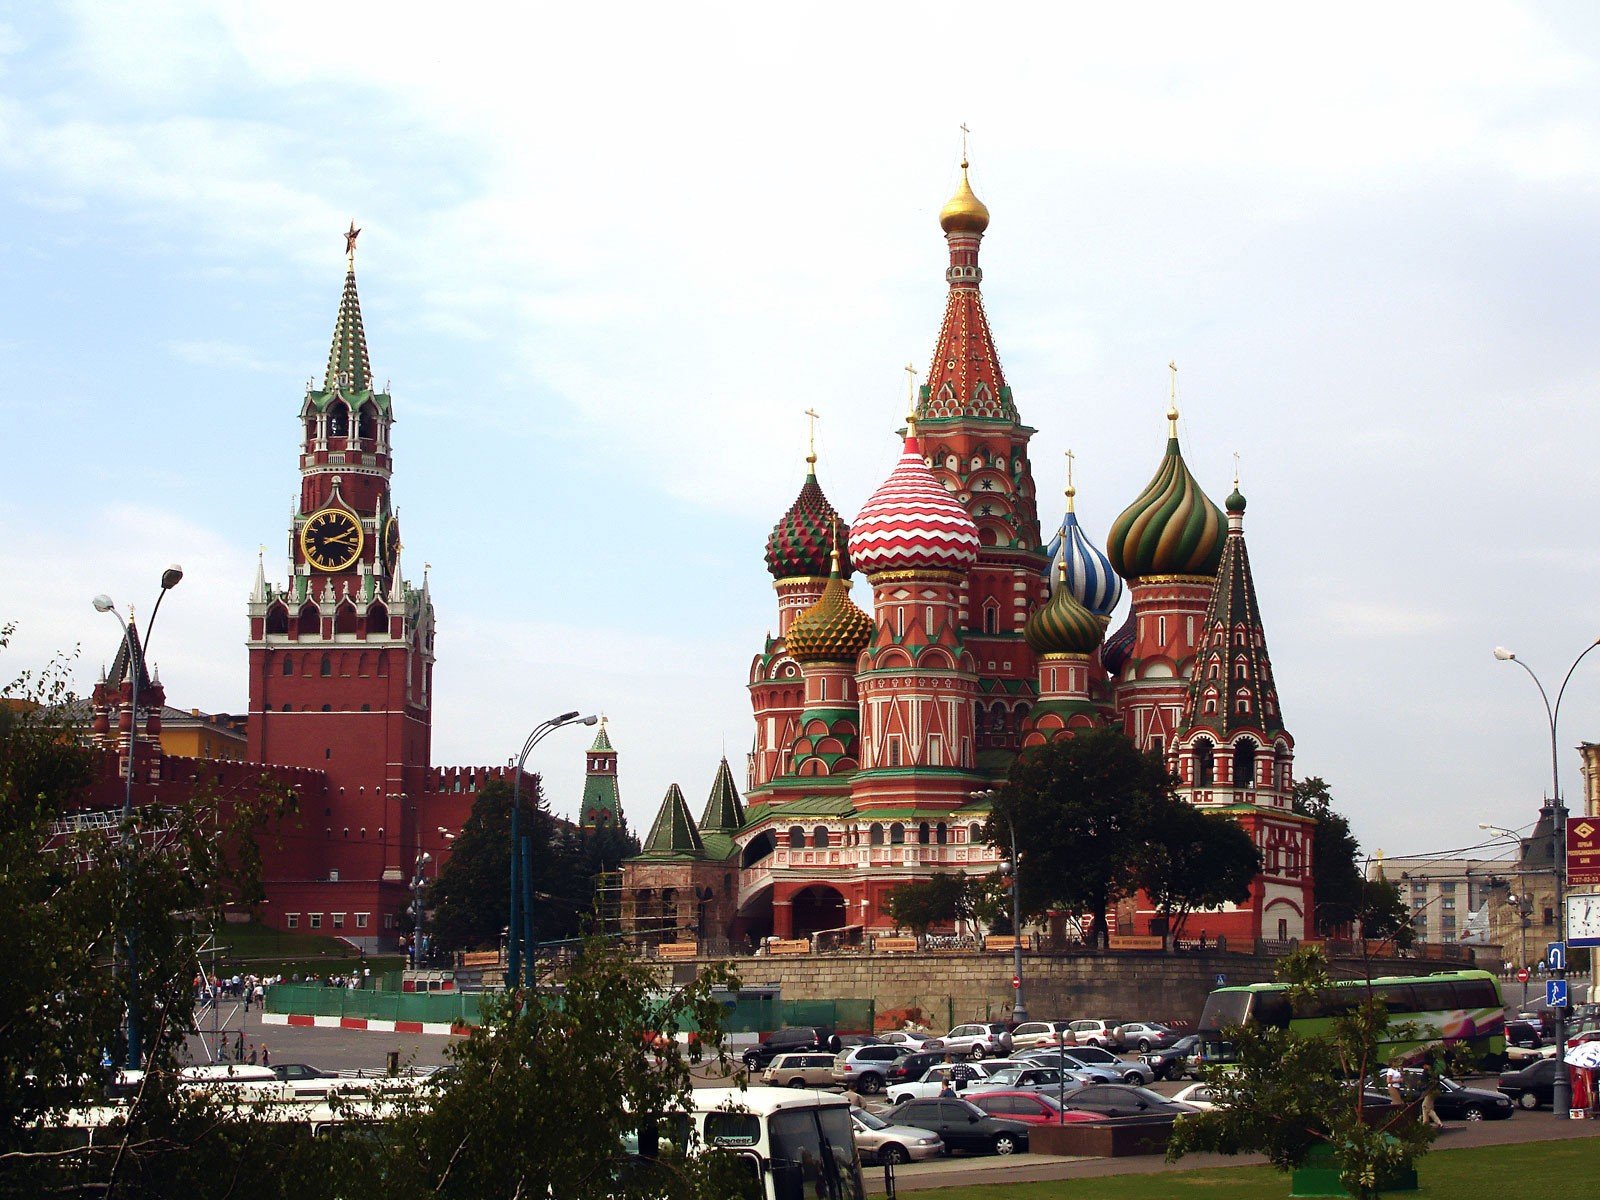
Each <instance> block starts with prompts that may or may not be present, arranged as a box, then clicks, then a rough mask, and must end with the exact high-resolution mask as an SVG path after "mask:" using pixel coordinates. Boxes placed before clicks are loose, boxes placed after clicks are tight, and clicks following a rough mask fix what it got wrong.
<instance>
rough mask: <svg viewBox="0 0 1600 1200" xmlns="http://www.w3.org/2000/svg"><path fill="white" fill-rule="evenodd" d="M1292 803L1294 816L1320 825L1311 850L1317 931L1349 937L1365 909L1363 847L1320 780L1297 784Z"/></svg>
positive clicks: (1323, 933) (1348, 820)
mask: <svg viewBox="0 0 1600 1200" xmlns="http://www.w3.org/2000/svg"><path fill="white" fill-rule="evenodd" d="M1292 803H1293V807H1294V811H1295V812H1297V813H1300V814H1301V815H1302V816H1307V817H1312V818H1314V819H1315V820H1316V822H1317V828H1316V833H1315V837H1314V839H1313V842H1312V848H1311V870H1312V875H1313V879H1314V885H1313V886H1314V887H1315V889H1316V890H1315V893H1314V899H1315V903H1316V919H1315V921H1314V924H1315V926H1316V930H1317V932H1318V933H1319V934H1321V935H1322V936H1324V937H1328V936H1331V935H1334V934H1337V933H1341V932H1346V933H1347V932H1348V931H1350V930H1351V929H1352V927H1353V925H1354V923H1355V919H1356V916H1357V914H1358V913H1359V912H1360V910H1361V908H1362V905H1363V896H1362V892H1363V889H1364V886H1365V872H1364V871H1363V870H1362V868H1361V843H1360V842H1358V841H1357V840H1356V838H1355V835H1354V834H1352V833H1351V832H1350V819H1349V818H1348V817H1346V816H1344V815H1343V814H1342V813H1339V812H1337V811H1335V809H1334V807H1333V794H1332V792H1331V791H1330V790H1329V788H1328V784H1327V782H1326V781H1325V780H1323V779H1322V778H1321V777H1320V776H1317V775H1313V776H1311V777H1310V778H1308V779H1302V780H1300V782H1299V783H1297V784H1295V785H1294V797H1293V801H1292Z"/></svg>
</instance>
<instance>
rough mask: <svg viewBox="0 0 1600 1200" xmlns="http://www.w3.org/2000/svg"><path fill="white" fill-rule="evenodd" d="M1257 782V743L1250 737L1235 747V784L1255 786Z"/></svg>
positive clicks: (1238, 785) (1237, 785)
mask: <svg viewBox="0 0 1600 1200" xmlns="http://www.w3.org/2000/svg"><path fill="white" fill-rule="evenodd" d="M1255 782H1256V744H1255V743H1254V742H1252V741H1251V740H1250V739H1249V738H1246V739H1244V740H1243V741H1242V742H1240V743H1239V744H1238V745H1237V746H1235V747H1234V748H1233V786H1234V787H1254V786H1255Z"/></svg>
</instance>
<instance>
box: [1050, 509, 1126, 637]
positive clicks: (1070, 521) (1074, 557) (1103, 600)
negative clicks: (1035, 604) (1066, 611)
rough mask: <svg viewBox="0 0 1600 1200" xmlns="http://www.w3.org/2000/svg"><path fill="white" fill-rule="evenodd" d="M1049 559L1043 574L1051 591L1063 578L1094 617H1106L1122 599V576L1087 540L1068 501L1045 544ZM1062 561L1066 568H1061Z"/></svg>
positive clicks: (1053, 591)
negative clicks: (1055, 527) (1062, 514)
mask: <svg viewBox="0 0 1600 1200" xmlns="http://www.w3.org/2000/svg"><path fill="white" fill-rule="evenodd" d="M1045 553H1046V554H1048V555H1049V556H1050V561H1049V562H1047V563H1046V564H1045V568H1044V577H1045V579H1047V580H1048V581H1049V582H1050V593H1051V595H1054V594H1055V590H1056V588H1058V587H1061V586H1062V584H1063V582H1064V583H1065V585H1066V586H1067V587H1068V588H1070V589H1071V591H1072V594H1073V596H1074V597H1075V598H1076V599H1077V601H1078V603H1079V604H1081V605H1083V606H1084V607H1085V608H1087V609H1088V610H1089V611H1090V612H1092V613H1094V614H1095V616H1097V617H1109V616H1110V615H1111V610H1112V609H1114V608H1116V606H1117V601H1119V600H1121V599H1122V577H1121V576H1119V575H1118V574H1117V573H1116V572H1115V571H1113V570H1112V569H1111V560H1110V559H1109V558H1107V557H1106V556H1105V555H1104V554H1103V553H1101V551H1100V550H1099V549H1098V548H1097V547H1096V546H1095V545H1094V544H1093V543H1092V542H1090V541H1089V539H1088V537H1087V536H1086V535H1085V534H1084V532H1083V526H1081V525H1079V524H1078V514H1077V513H1075V512H1073V511H1072V508H1071V501H1070V500H1069V501H1068V508H1067V515H1066V516H1065V517H1063V518H1062V519H1061V528H1060V529H1058V530H1057V531H1056V535H1055V537H1053V538H1051V539H1050V543H1049V545H1047V546H1046V547H1045ZM1061 565H1065V567H1066V570H1065V571H1064V572H1062V571H1061V570H1060V567H1061Z"/></svg>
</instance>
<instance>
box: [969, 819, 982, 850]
mask: <svg viewBox="0 0 1600 1200" xmlns="http://www.w3.org/2000/svg"><path fill="white" fill-rule="evenodd" d="M967 841H969V842H971V843H972V844H973V845H974V846H976V845H977V844H978V843H979V842H981V841H983V826H982V825H979V824H978V823H977V822H976V821H974V822H973V823H972V824H971V825H969V826H967Z"/></svg>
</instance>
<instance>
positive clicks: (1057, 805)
mask: <svg viewBox="0 0 1600 1200" xmlns="http://www.w3.org/2000/svg"><path fill="white" fill-rule="evenodd" d="M1175 783H1176V780H1175V779H1174V778H1173V777H1172V775H1171V773H1170V772H1169V771H1168V770H1167V767H1166V765H1165V764H1164V763H1163V762H1162V760H1161V756H1160V755H1158V754H1147V753H1145V752H1144V751H1142V750H1140V749H1139V748H1138V747H1137V746H1135V745H1134V744H1133V742H1132V741H1131V740H1130V739H1129V738H1128V736H1127V735H1126V734H1124V733H1123V732H1122V731H1121V730H1118V729H1091V730H1086V731H1084V732H1083V733H1080V734H1078V735H1076V736H1075V737H1071V738H1065V739H1062V740H1060V741H1055V742H1050V743H1047V744H1046V745H1043V746H1035V747H1033V748H1032V749H1029V750H1025V751H1023V753H1022V754H1021V755H1020V756H1018V758H1017V760H1016V762H1015V763H1014V764H1013V765H1012V767H1011V775H1010V778H1009V780H1008V782H1007V783H1006V785H1005V786H1004V787H1003V788H1001V789H1000V790H999V792H998V793H997V795H996V796H995V799H994V808H993V811H992V813H991V815H990V818H989V826H988V837H989V840H990V841H991V842H992V843H994V844H996V845H1003V846H1009V845H1010V832H1009V829H1010V828H1011V827H1014V828H1015V829H1016V834H1017V844H1018V852H1019V855H1020V858H1021V862H1020V863H1019V864H1018V871H1019V874H1018V887H1019V891H1020V895H1021V907H1022V909H1023V911H1024V912H1026V913H1028V914H1030V915H1037V914H1038V913H1041V912H1044V911H1045V910H1047V909H1051V908H1064V909H1067V910H1068V911H1070V912H1089V913H1092V914H1093V917H1094V920H1093V924H1092V926H1091V928H1090V938H1091V940H1095V941H1103V940H1104V938H1105V934H1106V929H1107V925H1106V910H1107V909H1108V908H1110V906H1111V905H1112V904H1113V903H1115V902H1116V901H1117V900H1119V899H1121V898H1122V897H1123V896H1127V895H1131V894H1132V893H1133V891H1134V890H1135V889H1136V888H1137V887H1138V885H1139V864H1140V859H1141V855H1142V853H1143V851H1144V848H1145V841H1146V839H1147V837H1148V835H1149V833H1150V831H1151V830H1152V828H1153V827H1154V826H1153V819H1154V816H1155V815H1156V814H1159V813H1160V812H1163V811H1166V810H1165V807H1164V802H1165V801H1166V800H1168V799H1169V798H1171V797H1172V795H1173V787H1174V785H1175Z"/></svg>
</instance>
